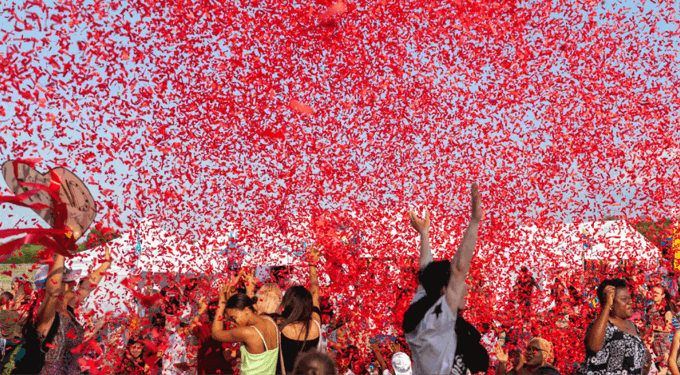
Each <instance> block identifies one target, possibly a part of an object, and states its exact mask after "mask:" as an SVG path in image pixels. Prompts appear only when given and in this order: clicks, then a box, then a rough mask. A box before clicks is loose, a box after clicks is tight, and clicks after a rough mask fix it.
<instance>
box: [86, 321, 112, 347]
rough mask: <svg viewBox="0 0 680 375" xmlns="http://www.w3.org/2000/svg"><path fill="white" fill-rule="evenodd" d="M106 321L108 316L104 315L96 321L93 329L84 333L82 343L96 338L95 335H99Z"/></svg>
mask: <svg viewBox="0 0 680 375" xmlns="http://www.w3.org/2000/svg"><path fill="white" fill-rule="evenodd" d="M107 321H108V316H107V315H104V316H103V317H102V318H101V319H99V320H98V321H97V323H96V324H95V325H94V327H92V330H90V331H87V332H85V340H83V341H85V342H87V341H89V340H91V339H93V338H96V337H97V335H98V334H99V331H101V329H102V328H103V327H104V325H105V324H106V322H107Z"/></svg>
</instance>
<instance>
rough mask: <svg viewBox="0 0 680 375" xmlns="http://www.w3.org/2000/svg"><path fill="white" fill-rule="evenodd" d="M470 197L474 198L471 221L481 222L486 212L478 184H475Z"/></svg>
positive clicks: (472, 200) (471, 188)
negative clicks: (480, 197)
mask: <svg viewBox="0 0 680 375" xmlns="http://www.w3.org/2000/svg"><path fill="white" fill-rule="evenodd" d="M470 196H471V198H472V199H471V204H470V205H471V212H472V213H471V215H470V218H471V220H475V221H481V220H482V218H484V211H483V210H482V201H481V199H479V186H477V183H476V182H473V183H472V187H470Z"/></svg>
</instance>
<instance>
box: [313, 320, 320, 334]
mask: <svg viewBox="0 0 680 375" xmlns="http://www.w3.org/2000/svg"><path fill="white" fill-rule="evenodd" d="M312 321H313V322H314V323H316V326H317V327H318V328H319V336H321V324H319V322H317V321H316V320H315V319H312Z"/></svg>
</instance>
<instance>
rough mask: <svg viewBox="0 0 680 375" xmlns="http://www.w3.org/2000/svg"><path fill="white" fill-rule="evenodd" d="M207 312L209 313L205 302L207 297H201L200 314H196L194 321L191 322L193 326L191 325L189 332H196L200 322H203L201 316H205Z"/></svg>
mask: <svg viewBox="0 0 680 375" xmlns="http://www.w3.org/2000/svg"><path fill="white" fill-rule="evenodd" d="M206 311H208V304H207V303H206V302H205V297H201V299H200V300H199V301H198V312H197V313H196V316H194V319H192V320H191V325H189V327H188V329H187V332H190V333H191V332H193V331H194V328H196V326H197V325H198V322H199V321H200V320H201V316H203V314H205V312H206Z"/></svg>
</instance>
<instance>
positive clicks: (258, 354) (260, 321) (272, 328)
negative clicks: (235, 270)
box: [212, 284, 279, 375]
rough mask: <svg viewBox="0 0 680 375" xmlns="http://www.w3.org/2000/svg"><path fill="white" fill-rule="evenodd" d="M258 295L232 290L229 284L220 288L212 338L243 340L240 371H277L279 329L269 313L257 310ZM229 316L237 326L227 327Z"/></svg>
mask: <svg viewBox="0 0 680 375" xmlns="http://www.w3.org/2000/svg"><path fill="white" fill-rule="evenodd" d="M257 300H258V299H257V297H248V295H246V294H242V293H239V294H233V289H232V287H231V286H230V285H229V284H225V285H224V286H223V287H222V288H221V289H220V295H219V305H218V307H217V311H216V313H215V319H214V320H213V326H212V338H213V339H215V340H216V341H219V342H229V343H233V342H240V343H241V374H243V375H252V374H258V375H274V373H275V372H276V363H277V360H278V359H279V339H278V337H279V331H278V328H277V326H276V323H274V321H273V320H272V319H271V318H269V317H268V316H264V315H258V314H257V312H256V311H255V304H256V303H257ZM225 319H228V320H229V321H230V322H232V323H234V324H235V325H236V328H234V329H230V330H228V331H225V330H224V320H225Z"/></svg>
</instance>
